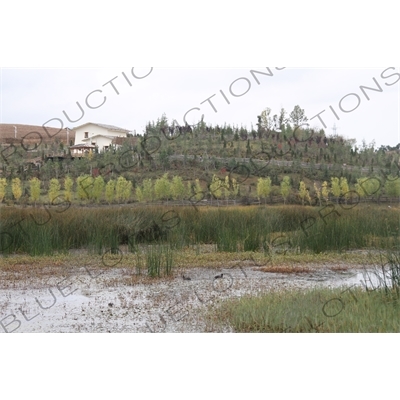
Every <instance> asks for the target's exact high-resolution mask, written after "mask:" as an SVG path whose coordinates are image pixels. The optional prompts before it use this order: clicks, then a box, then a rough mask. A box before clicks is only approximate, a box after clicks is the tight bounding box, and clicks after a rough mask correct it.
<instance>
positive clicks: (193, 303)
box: [0, 261, 362, 333]
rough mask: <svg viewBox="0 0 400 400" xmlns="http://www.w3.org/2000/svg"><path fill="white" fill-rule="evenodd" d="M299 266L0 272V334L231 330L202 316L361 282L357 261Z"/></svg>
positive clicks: (87, 268)
mask: <svg viewBox="0 0 400 400" xmlns="http://www.w3.org/2000/svg"><path fill="white" fill-rule="evenodd" d="M299 271H301V269H300V270H299ZM304 271H305V272H304ZM304 271H303V272H299V273H290V274H287V273H271V272H264V271H263V269H262V268H261V267H259V266H257V265H254V263H252V262H251V261H248V262H240V263H236V264H235V263H233V265H232V264H231V265H229V266H227V267H226V268H219V269H215V268H191V269H186V270H185V269H179V270H178V271H175V272H174V274H173V276H172V277H168V278H157V279H150V278H148V277H143V276H138V275H136V274H135V273H133V272H132V270H130V269H127V268H113V269H110V268H108V269H104V268H100V267H91V268H89V267H73V266H72V267H69V268H68V269H67V270H66V269H65V268H60V269H58V270H57V269H54V267H53V268H51V269H50V268H49V269H48V270H46V269H43V270H41V273H40V274H34V275H32V276H31V277H30V276H29V274H27V273H26V271H25V272H24V271H20V274H21V275H23V279H16V278H17V276H16V272H15V271H13V272H7V271H1V274H0V278H1V279H0V281H1V284H0V285H1V286H0V288H1V290H0V332H2V333H3V332H16V333H17V332H112V333H114V332H142V333H145V332H156V333H161V332H231V331H232V330H231V328H230V327H229V326H224V325H223V324H221V323H216V322H215V320H213V319H212V318H209V315H210V314H212V310H213V308H214V307H215V306H217V305H218V303H219V302H221V301H223V300H226V299H230V298H238V297H240V296H243V295H246V294H252V295H258V294H262V293H266V292H268V291H272V290H283V289H289V288H298V289H306V288H311V287H316V286H325V287H326V286H331V287H335V286H341V285H353V284H360V279H362V272H361V271H362V266H359V267H357V266H352V267H351V269H347V268H337V265H335V266H334V265H329V264H325V265H323V266H321V265H309V264H307V268H306V269H304ZM11 274H12V275H11ZM17 274H18V273H17ZM221 274H223V276H221ZM217 276H220V277H219V278H216V277H217ZM213 321H214V322H213Z"/></svg>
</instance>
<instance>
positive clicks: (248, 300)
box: [214, 288, 400, 333]
mask: <svg viewBox="0 0 400 400" xmlns="http://www.w3.org/2000/svg"><path fill="white" fill-rule="evenodd" d="M338 299H340V301H339V300H338ZM214 318H216V320H218V321H222V322H224V323H228V324H229V325H230V326H231V327H232V328H233V329H234V331H235V332H247V333H253V332H254V333H283V332H286V333H315V332H318V333H339V332H347V333H351V332H352V333H358V332H359V333H361V332H364V333H376V332H399V330H400V304H399V297H398V296H397V295H396V294H395V293H394V292H392V296H387V294H386V293H385V292H384V291H382V290H377V291H372V292H367V291H365V290H364V289H363V288H353V289H351V292H349V291H346V288H339V289H334V290H332V289H314V290H309V291H306V292H303V291H299V290H298V291H285V292H271V293H268V294H265V295H263V296H260V297H255V298H254V297H253V298H252V297H243V298H241V299H239V300H234V301H228V302H225V303H222V304H221V305H220V306H219V308H218V309H217V312H216V315H215V317H214Z"/></svg>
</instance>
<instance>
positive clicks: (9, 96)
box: [0, 67, 400, 146]
mask: <svg viewBox="0 0 400 400" xmlns="http://www.w3.org/2000/svg"><path fill="white" fill-rule="evenodd" d="M268 68H269V70H268ZM283 68H284V67H249V68H208V69H206V68H198V69H195V68H184V69H183V68H182V69H178V68H156V67H155V68H154V69H151V68H134V69H133V72H132V67H117V68H105V69H83V68H82V69H22V68H21V69H2V70H1V94H2V99H1V100H2V101H1V110H0V111H1V115H0V120H1V122H2V123H15V124H32V125H43V124H46V125H48V126H54V127H60V126H61V124H63V126H64V127H66V126H68V127H70V128H73V127H76V126H79V125H82V124H84V123H86V122H98V123H104V124H110V125H117V126H120V127H122V128H126V129H129V130H132V131H134V130H136V132H137V133H143V131H144V128H145V125H146V123H147V122H148V121H152V120H156V119H157V118H159V117H161V115H162V114H163V113H166V115H167V117H168V118H169V120H170V121H172V120H173V119H175V120H176V121H177V122H178V123H180V124H183V123H184V120H183V118H184V115H185V114H186V113H187V112H188V111H189V110H191V109H194V108H200V110H192V111H191V112H190V113H189V114H188V115H187V122H188V123H190V124H195V123H197V122H198V121H199V120H200V118H201V115H202V114H204V118H205V121H206V122H207V123H209V124H213V125H216V124H220V125H221V124H224V123H225V122H226V123H230V124H233V125H238V126H241V125H243V126H246V127H247V128H251V124H253V125H254V126H255V125H256V123H257V115H259V114H260V112H261V111H262V110H263V109H265V108H266V107H269V108H271V109H272V112H273V113H279V110H280V108H281V107H284V108H285V109H286V110H287V111H289V112H290V111H292V110H293V107H294V106H295V105H300V106H301V108H303V109H305V112H306V115H307V117H308V118H309V119H311V118H313V117H315V116H317V115H318V114H320V113H321V112H322V111H324V110H325V112H323V113H322V114H320V118H321V119H322V120H320V118H318V117H316V118H314V119H313V120H312V121H310V124H311V125H312V126H318V127H320V128H323V124H325V125H326V126H327V128H326V129H325V131H326V132H327V134H332V133H333V129H332V128H333V126H334V124H336V126H337V133H338V134H340V135H343V136H345V137H347V138H355V139H356V140H357V142H358V144H361V142H362V140H363V139H365V140H366V142H367V143H371V142H372V141H373V140H375V141H376V144H377V145H378V146H380V145H382V144H385V145H392V146H393V145H396V144H398V143H400V137H399V135H400V122H399V121H400V116H399V113H400V111H399V109H400V83H399V81H400V75H395V74H398V73H399V72H400V69H399V68H398V67H396V69H394V67H392V68H393V69H390V68H391V67H380V68H365V69H360V68H346V69H344V68H341V69H339V68H292V67H287V68H285V69H283ZM251 71H258V72H253V73H252V72H251ZM261 72H264V74H270V75H272V76H268V75H263V74H261ZM124 74H125V76H124ZM134 75H135V76H134ZM146 75H147V76H146ZM143 77H144V78H143ZM114 78H115V79H114ZM138 78H142V79H138ZM374 78H375V79H376V82H377V83H376V82H375V81H374ZM110 81H111V82H110ZM128 81H129V83H128ZM257 81H258V82H257ZM378 84H379V85H380V86H381V88H382V91H381V92H380V91H372V90H365V93H363V90H362V89H361V88H360V87H361V86H368V87H371V88H375V89H376V90H378V86H377V85H378ZM94 91H95V92H94ZM100 91H101V92H100ZM221 91H222V92H223V94H222V93H221ZM92 92H93V93H92ZM117 92H118V93H119V94H117ZM90 93H92V94H91V95H90V96H89V97H88V95H89V94H90ZM213 95H214V96H213ZM366 95H367V96H368V97H369V98H370V100H367V98H366ZM212 96H213V97H212ZM224 96H225V97H226V99H225V97H224ZM104 97H106V100H105V102H104ZM86 99H87V103H88V104H86ZM208 99H210V100H208ZM76 102H79V103H80V105H81V106H82V108H83V112H82V111H81V110H80V109H79V107H78V105H77V104H76ZM103 102H104V104H103V105H101V104H102V103H103ZM228 102H229V103H230V104H228ZM201 103H203V104H201ZM211 103H212V104H211ZM89 106H91V107H93V108H92V109H90V108H89ZM330 106H332V108H333V109H334V110H335V113H336V115H337V117H336V116H335V114H334V112H333V111H332V110H331V109H330ZM96 107H97V108H96ZM353 109H354V111H351V110H353ZM63 111H65V113H66V114H67V115H68V117H69V118H70V119H71V121H72V122H71V121H68V119H67V116H66V115H65V114H64V113H63ZM345 111H347V112H345ZM82 115H83V117H82ZM337 118H340V120H338V119H337ZM50 120H51V121H50ZM60 120H61V121H62V122H60ZM48 121H50V122H48ZM74 121H76V122H74Z"/></svg>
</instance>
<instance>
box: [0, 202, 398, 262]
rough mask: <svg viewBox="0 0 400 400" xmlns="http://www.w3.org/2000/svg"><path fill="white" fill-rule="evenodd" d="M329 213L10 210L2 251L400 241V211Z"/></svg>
mask: <svg viewBox="0 0 400 400" xmlns="http://www.w3.org/2000/svg"><path fill="white" fill-rule="evenodd" d="M328 211H331V210H330V209H328ZM327 213H328V212H327V209H325V210H321V208H318V207H301V206H276V207H265V206H254V207H240V206H236V207H225V208H223V207H221V208H209V207H204V208H203V207H202V208H199V210H196V209H195V208H194V207H175V208H174V207H171V208H167V207H162V206H159V207H146V206H143V207H132V208H128V207H122V208H120V207H110V208H79V207H71V208H70V209H67V210H64V209H63V208H62V207H61V208H60V207H52V208H51V209H49V210H47V211H46V210H44V209H43V208H40V209H38V208H28V209H20V208H2V210H1V221H0V233H1V235H0V253H3V254H10V253H17V252H19V253H28V254H31V255H41V254H43V255H44V254H53V253H54V252H66V251H68V250H69V249H76V248H86V249H90V250H91V251H92V252H93V253H97V254H101V253H102V252H104V251H105V250H107V249H109V248H117V247H118V246H120V245H128V246H129V249H130V251H132V252H135V251H136V249H137V245H138V244H141V243H142V244H152V243H153V244H154V243H163V244H165V245H167V244H168V246H169V247H170V248H171V249H175V250H178V249H182V248H185V247H188V246H194V245H197V244H214V245H215V246H216V249H217V250H219V251H224V252H231V253H235V252H243V251H254V252H258V251H260V252H261V251H262V250H263V249H264V250H265V251H267V250H268V251H271V250H272V251H276V250H277V248H278V247H282V248H283V245H282V246H278V244H279V243H281V242H282V241H284V242H286V244H285V246H286V247H285V249H284V251H285V252H288V253H290V252H296V253H297V252H299V251H300V252H312V253H322V252H326V251H336V252H342V251H345V250H349V249H350V250H351V249H390V248H395V247H398V246H400V241H399V237H400V236H399V227H400V224H399V222H400V220H399V216H400V212H399V210H398V209H396V208H392V209H389V208H387V207H383V206H382V207H379V206H361V205H360V206H358V207H356V208H354V209H351V210H343V209H342V208H341V207H340V206H336V208H335V210H334V212H332V213H331V214H330V215H328V216H326V217H323V216H325V215H326V214H327ZM279 237H280V238H281V239H279ZM282 238H285V239H284V240H283V239H282ZM279 251H280V252H282V251H283V250H282V249H280V250H279Z"/></svg>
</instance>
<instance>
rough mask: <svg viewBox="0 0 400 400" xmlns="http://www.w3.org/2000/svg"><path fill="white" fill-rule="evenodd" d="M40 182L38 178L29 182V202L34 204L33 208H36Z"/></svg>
mask: <svg viewBox="0 0 400 400" xmlns="http://www.w3.org/2000/svg"><path fill="white" fill-rule="evenodd" d="M41 183H42V182H40V180H39V179H38V178H32V179H31V180H30V181H29V185H30V192H31V201H33V202H35V207H36V202H37V201H38V200H39V199H40V185H41Z"/></svg>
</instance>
